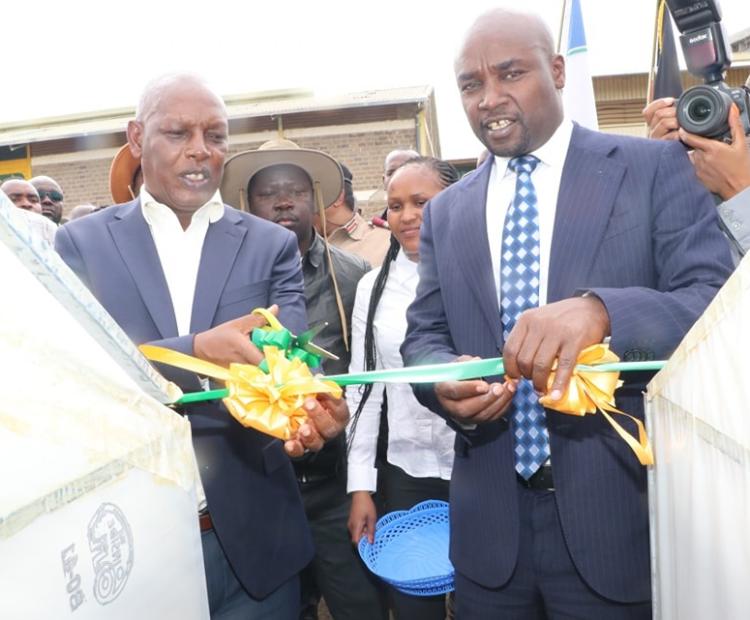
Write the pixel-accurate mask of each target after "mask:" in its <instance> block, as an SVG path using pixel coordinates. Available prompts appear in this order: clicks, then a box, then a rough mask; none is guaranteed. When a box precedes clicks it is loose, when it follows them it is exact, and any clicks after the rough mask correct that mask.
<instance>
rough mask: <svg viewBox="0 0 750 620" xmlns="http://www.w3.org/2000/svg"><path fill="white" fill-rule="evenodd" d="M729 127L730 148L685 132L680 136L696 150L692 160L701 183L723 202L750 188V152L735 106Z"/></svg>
mask: <svg viewBox="0 0 750 620" xmlns="http://www.w3.org/2000/svg"><path fill="white" fill-rule="evenodd" d="M729 127H730V129H731V130H732V143H731V144H727V143H725V142H722V141H721V140H712V139H710V138H704V137H702V136H696V135H695V134H692V133H688V132H687V131H685V130H684V129H680V132H679V135H680V139H681V140H682V141H683V142H684V143H685V144H687V145H688V146H689V147H690V148H692V149H694V150H693V152H692V154H691V156H690V158H691V159H692V160H693V164H694V165H695V173H696V174H697V175H698V178H699V179H700V180H701V183H703V185H705V186H706V188H708V190H709V191H710V192H713V193H714V194H718V195H719V196H721V197H722V198H723V199H724V200H729V199H730V198H731V197H732V196H734V195H736V194H739V193H740V192H741V191H742V190H744V189H745V188H747V187H750V150H748V144H747V141H746V139H745V130H744V128H743V126H742V121H741V120H740V113H739V110H738V109H737V106H736V105H735V104H732V107H731V109H730V110H729Z"/></svg>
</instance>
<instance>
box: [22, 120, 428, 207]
mask: <svg viewBox="0 0 750 620" xmlns="http://www.w3.org/2000/svg"><path fill="white" fill-rule="evenodd" d="M273 137H275V133H272V132H265V133H260V134H244V135H240V136H235V137H233V138H232V141H231V144H230V154H234V153H237V152H240V151H244V150H248V149H254V148H257V147H258V146H260V145H261V144H262V143H263V142H265V141H267V140H270V139H271V138H273ZM285 137H287V138H289V139H290V140H294V141H295V142H297V144H299V146H301V147H303V148H310V149H318V150H322V151H325V152H326V153H328V154H330V155H331V156H332V157H334V158H335V159H337V160H339V161H341V162H342V163H344V164H346V165H347V166H348V167H349V168H350V170H351V171H352V173H353V175H354V189H355V191H356V192H358V193H362V192H365V193H366V192H368V191H370V192H374V191H376V190H378V189H379V188H380V186H381V183H382V174H383V161H384V159H385V156H386V155H387V154H388V153H389V152H390V151H391V150H393V149H395V148H414V147H415V144H416V132H415V127H414V122H413V121H403V120H402V121H389V122H381V123H367V124H364V126H363V127H358V126H356V125H349V126H347V127H325V128H314V127H313V128H305V129H293V130H289V131H287V132H285ZM116 150H117V149H98V150H95V151H89V152H82V153H69V154H65V155H49V156H41V157H36V158H32V171H33V174H34V175H40V174H44V175H47V176H50V177H52V178H54V179H56V180H57V181H58V182H59V183H60V185H61V186H62V188H63V191H64V192H65V210H66V212H68V211H69V210H70V209H72V208H73V207H74V206H76V205H77V204H82V203H93V204H96V205H106V204H110V203H111V202H112V199H111V197H110V194H109V166H110V163H111V161H112V158H113V157H114V155H115V152H116Z"/></svg>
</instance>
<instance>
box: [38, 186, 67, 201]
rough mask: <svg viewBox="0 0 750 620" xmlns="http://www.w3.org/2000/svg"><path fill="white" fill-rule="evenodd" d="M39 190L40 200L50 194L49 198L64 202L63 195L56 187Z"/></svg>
mask: <svg viewBox="0 0 750 620" xmlns="http://www.w3.org/2000/svg"><path fill="white" fill-rule="evenodd" d="M37 191H38V192H39V200H44V199H45V198H46V197H47V196H49V199H50V200H51V201H52V202H62V199H63V195H62V194H61V193H60V192H58V191H57V190H56V189H40V190H37Z"/></svg>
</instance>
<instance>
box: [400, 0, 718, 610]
mask: <svg viewBox="0 0 750 620" xmlns="http://www.w3.org/2000/svg"><path fill="white" fill-rule="evenodd" d="M456 76H457V81H458V85H459V89H460V91H461V97H462V101H463V104H464V108H465V110H466V113H467V116H468V118H469V121H470V123H471V125H472V128H473V129H474V132H475V133H476V134H477V136H478V137H479V139H480V140H481V141H482V142H483V143H484V144H485V146H486V147H487V149H488V150H489V151H490V152H491V153H492V154H493V155H494V157H490V158H488V160H487V161H486V162H485V163H484V164H483V165H482V166H481V167H480V168H479V169H478V170H477V171H476V172H474V173H472V174H470V175H468V176H466V177H465V178H464V179H463V180H462V181H460V182H459V183H456V184H455V185H453V186H451V187H450V188H448V189H446V190H444V191H443V192H442V193H441V194H439V195H438V196H437V197H435V198H434V199H433V200H432V201H431V203H430V204H429V205H428V206H427V208H426V212H425V216H424V221H423V225H422V237H421V244H420V282H419V287H418V289H417V296H416V299H415V301H414V302H413V304H412V305H411V307H410V308H409V311H408V321H409V329H408V332H407V337H406V340H405V342H404V344H403V346H402V349H401V351H402V354H403V357H404V361H405V363H406V364H407V365H413V364H425V363H434V362H447V361H451V360H454V359H456V358H458V359H465V357H459V356H479V357H484V358H489V357H496V356H497V355H498V354H499V353H500V352H502V354H503V356H504V358H505V369H506V375H505V377H504V381H503V382H501V379H500V378H499V377H491V378H487V379H486V380H475V381H462V382H444V383H438V384H435V385H415V387H414V389H415V392H416V394H417V396H418V398H419V400H420V401H421V402H422V403H423V404H425V405H426V406H428V407H429V408H431V409H432V410H433V411H435V412H436V413H438V414H440V415H441V416H443V417H445V418H446V419H447V420H449V423H450V424H452V425H454V426H455V427H456V428H457V429H458V430H459V435H458V437H457V442H456V457H455V463H454V469H453V476H452V479H451V546H450V555H451V559H452V561H453V564H454V566H455V568H456V604H457V617H458V618H459V619H461V620H465V619H467V618H481V619H484V618H524V619H526V618H543V617H576V618H607V619H610V618H626V617H627V618H650V617H651V605H650V598H651V590H650V568H649V533H648V505H647V494H646V468H645V467H643V466H641V465H640V464H639V463H638V461H637V460H636V457H635V456H634V454H633V452H631V450H630V448H629V447H628V446H627V445H626V444H625V442H624V441H623V440H622V439H621V438H619V437H618V436H617V435H616V434H615V432H614V431H613V430H612V428H611V427H610V426H608V424H607V422H606V420H605V419H604V418H603V416H601V415H599V414H596V415H588V416H585V417H576V416H571V415H566V414H562V413H558V412H555V411H552V410H550V409H546V410H544V416H543V418H544V419H546V427H547V432H548V436H549V453H548V454H549V458H547V460H546V462H544V463H543V464H541V466H540V467H539V469H538V470H536V473H534V474H533V475H532V476H530V477H528V478H526V477H523V476H522V475H519V474H517V473H516V472H517V468H516V467H517V466H516V463H515V456H514V454H515V451H516V449H517V445H516V442H515V441H514V436H515V435H516V433H517V432H519V426H518V425H517V424H516V422H515V419H516V418H515V417H514V414H515V412H516V408H517V403H518V401H517V400H516V401H515V402H514V396H515V395H516V394H519V393H520V390H521V383H520V381H522V380H524V381H526V380H530V381H532V382H533V387H534V389H535V390H536V392H537V393H539V394H543V393H546V394H548V395H549V396H550V397H551V398H553V399H555V400H556V399H559V398H560V397H561V396H562V392H564V390H565V386H566V385H567V383H568V379H569V377H570V376H571V372H572V368H573V366H574V364H575V360H576V357H577V355H578V353H579V352H580V351H581V350H582V349H583V348H585V347H586V346H589V345H591V344H595V343H599V342H602V341H603V340H604V339H605V338H607V337H609V338H610V339H611V340H610V346H611V348H612V350H614V351H615V352H616V353H617V354H618V355H620V357H622V358H624V359H625V360H650V359H666V358H667V357H669V355H670V354H671V352H672V351H673V350H674V348H675V347H676V346H677V344H678V343H679V341H680V339H681V338H682V337H683V335H684V334H685V333H686V331H687V330H688V329H689V328H690V326H691V325H692V323H693V322H694V321H695V320H696V319H697V318H698V316H699V315H700V314H701V312H702V311H703V310H704V308H705V307H706V305H707V304H708V303H709V301H710V300H711V298H712V297H713V296H714V294H715V293H716V291H717V290H718V289H719V287H720V286H721V285H722V284H723V282H724V281H725V279H726V278H727V276H728V275H729V273H730V271H731V261H730V257H729V251H728V246H727V242H726V241H725V240H724V239H723V238H722V236H721V233H720V232H719V228H718V225H717V221H716V214H715V209H714V208H713V205H712V201H711V199H710V197H709V195H708V194H707V193H706V191H705V190H704V188H702V186H701V184H700V183H699V182H698V180H697V179H696V178H695V174H694V172H693V170H692V168H691V166H690V163H689V161H688V158H687V156H686V154H685V151H684V149H683V148H682V147H681V145H680V144H679V143H675V142H672V143H666V142H657V141H648V140H641V139H635V138H627V137H621V136H613V135H605V134H600V133H597V132H592V131H588V130H586V129H583V128H581V127H579V126H577V125H575V124H573V123H571V122H570V121H568V120H565V119H564V117H563V109H562V103H561V89H562V88H563V86H564V83H565V67H564V61H563V59H562V57H561V56H559V55H557V54H555V53H554V47H553V44H552V38H551V35H550V34H549V31H548V30H547V28H546V27H545V26H544V24H543V23H542V22H541V20H540V19H539V18H538V17H536V16H529V15H523V14H518V13H514V12H510V11H504V10H497V11H493V12H490V13H488V14H486V15H483V16H482V17H480V18H479V19H478V20H477V21H476V22H475V24H474V25H473V27H472V28H471V29H470V30H469V32H468V35H467V37H466V40H465V42H464V44H463V47H462V48H461V51H460V53H459V56H458V58H457V60H456ZM527 154H532V155H534V156H535V157H536V158H538V160H539V162H538V164H537V165H536V168H535V169H534V171H533V172H532V173H531V181H532V182H533V184H534V187H535V191H536V196H537V202H538V220H539V229H538V231H539V239H540V241H539V245H538V248H539V251H540V255H539V256H540V261H539V262H540V265H541V268H540V271H539V280H540V282H539V292H540V299H541V304H540V306H539V307H530V308H529V309H527V310H526V311H525V312H523V314H521V315H520V318H518V319H517V321H516V322H515V327H513V328H512V330H511V331H510V334H509V336H508V337H507V338H505V339H504V338H503V320H502V318H501V316H502V315H501V300H502V296H501V295H500V292H499V291H500V290H501V285H502V282H503V279H504V278H506V277H508V276H507V273H506V272H503V273H502V274H501V273H500V271H501V270H500V265H501V250H500V247H501V245H500V244H501V238H502V236H503V221H504V218H505V217H506V215H505V213H506V208H507V209H508V211H510V208H509V207H508V205H509V202H510V201H511V200H512V199H513V196H514V195H515V192H514V188H515V187H517V185H516V173H515V172H513V171H512V170H511V171H508V172H506V168H507V167H508V162H509V159H510V158H514V157H517V156H523V155H527ZM519 176H520V175H519ZM519 193H520V192H519ZM506 221H507V220H506ZM505 254H506V252H505V250H503V251H502V255H503V258H502V260H503V261H505V260H507V258H506V257H505ZM545 290H546V296H545V295H544V291H545ZM545 301H546V305H544V302H545ZM534 305H536V304H534ZM555 362H557V373H556V376H555V379H554V383H553V384H552V385H551V386H548V384H547V381H548V377H549V376H550V372H551V369H552V365H553V363H555ZM648 378H649V377H648V375H645V374H644V373H640V374H635V373H633V374H629V375H626V376H625V377H624V379H625V381H626V383H625V385H624V387H622V388H621V389H620V390H618V392H617V406H618V407H619V408H620V409H622V410H624V411H627V412H629V413H632V414H633V415H635V416H637V417H639V418H642V417H643V404H642V394H641V391H642V389H643V388H644V385H645V383H646V382H647V380H648ZM531 394H532V395H533V392H531ZM626 426H627V425H626ZM628 429H629V430H630V431H631V432H633V428H632V427H630V426H628Z"/></svg>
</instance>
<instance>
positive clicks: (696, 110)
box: [687, 97, 713, 123]
mask: <svg viewBox="0 0 750 620" xmlns="http://www.w3.org/2000/svg"><path fill="white" fill-rule="evenodd" d="M712 112H713V107H712V106H711V102H710V101H709V100H708V99H706V98H705V97H696V98H695V99H693V101H691V102H690V103H689V105H688V107H687V115H688V118H690V120H691V121H692V122H693V123H705V122H706V121H707V120H708V119H709V118H710V117H711V113H712Z"/></svg>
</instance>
